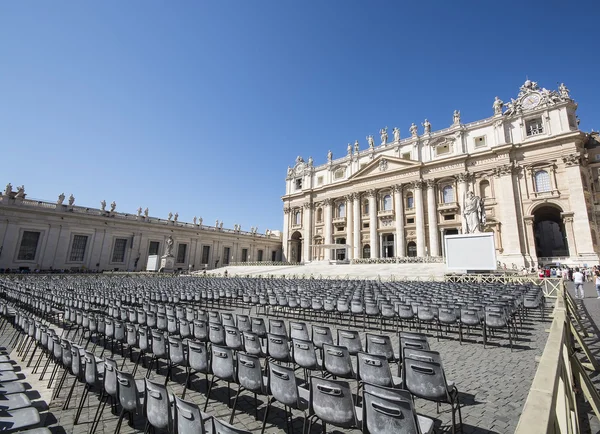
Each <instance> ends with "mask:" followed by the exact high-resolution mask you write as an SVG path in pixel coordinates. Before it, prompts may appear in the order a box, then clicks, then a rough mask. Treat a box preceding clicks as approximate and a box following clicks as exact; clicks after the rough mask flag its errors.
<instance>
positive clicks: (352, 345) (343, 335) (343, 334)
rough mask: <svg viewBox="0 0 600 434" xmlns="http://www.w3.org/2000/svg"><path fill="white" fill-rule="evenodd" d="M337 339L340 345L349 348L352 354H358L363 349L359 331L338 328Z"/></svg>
mask: <svg viewBox="0 0 600 434" xmlns="http://www.w3.org/2000/svg"><path fill="white" fill-rule="evenodd" d="M337 341H338V343H337V344H338V345H339V346H342V347H346V348H348V352H349V353H350V354H352V355H356V354H358V352H359V351H362V350H363V347H362V342H361V340H360V335H359V334H358V332H357V331H354V330H341V329H338V331H337Z"/></svg>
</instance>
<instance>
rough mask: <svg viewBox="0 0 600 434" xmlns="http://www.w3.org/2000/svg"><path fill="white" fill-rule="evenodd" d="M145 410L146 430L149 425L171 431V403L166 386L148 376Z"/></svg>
mask: <svg viewBox="0 0 600 434" xmlns="http://www.w3.org/2000/svg"><path fill="white" fill-rule="evenodd" d="M144 410H145V411H144V413H145V414H146V429H145V430H144V432H148V428H149V427H152V428H154V429H159V430H167V431H168V432H171V403H170V400H169V392H167V388H166V386H164V385H163V384H158V383H155V382H153V381H150V380H148V379H147V378H146V393H145V395H144Z"/></svg>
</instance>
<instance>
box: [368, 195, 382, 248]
mask: <svg viewBox="0 0 600 434" xmlns="http://www.w3.org/2000/svg"><path fill="white" fill-rule="evenodd" d="M375 195H376V193H375V190H369V191H367V196H368V198H369V244H370V245H371V258H379V240H378V239H377V200H375Z"/></svg>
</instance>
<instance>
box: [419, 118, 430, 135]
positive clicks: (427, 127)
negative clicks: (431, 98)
mask: <svg viewBox="0 0 600 434" xmlns="http://www.w3.org/2000/svg"><path fill="white" fill-rule="evenodd" d="M421 125H423V133H424V134H429V133H431V123H430V122H429V121H428V120H427V119H425V122H423V123H422V124H421Z"/></svg>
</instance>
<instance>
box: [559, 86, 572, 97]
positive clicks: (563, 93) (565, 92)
mask: <svg viewBox="0 0 600 434" xmlns="http://www.w3.org/2000/svg"><path fill="white" fill-rule="evenodd" d="M569 92H570V91H569V89H567V86H565V84H564V83H561V84H560V86H558V93H559V94H560V96H561V97H562V98H564V99H571V97H570V96H569Z"/></svg>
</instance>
